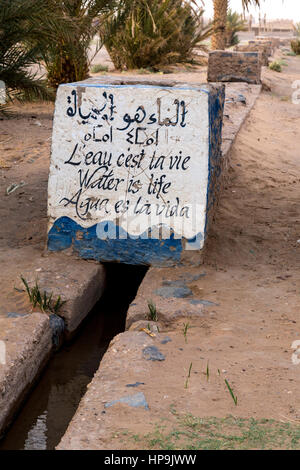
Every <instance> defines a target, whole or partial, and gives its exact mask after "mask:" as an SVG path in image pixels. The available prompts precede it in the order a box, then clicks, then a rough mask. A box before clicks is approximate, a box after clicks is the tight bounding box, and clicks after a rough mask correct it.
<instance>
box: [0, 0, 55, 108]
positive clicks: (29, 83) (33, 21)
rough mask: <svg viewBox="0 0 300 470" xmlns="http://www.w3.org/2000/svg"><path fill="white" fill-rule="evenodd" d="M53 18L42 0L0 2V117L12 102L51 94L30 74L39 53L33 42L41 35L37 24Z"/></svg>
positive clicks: (33, 73) (42, 97)
mask: <svg viewBox="0 0 300 470" xmlns="http://www.w3.org/2000/svg"><path fill="white" fill-rule="evenodd" d="M46 18H47V19H48V21H49V22H50V21H54V20H55V17H54V15H52V14H51V13H50V12H49V10H48V4H47V1H46V0H0V80H1V81H2V82H4V83H5V88H6V101H7V103H5V104H3V103H2V104H0V114H1V113H4V112H5V111H6V112H8V109H7V106H8V104H9V103H10V102H11V101H12V100H13V99H20V100H23V99H24V100H32V99H50V98H51V97H52V94H51V91H50V90H49V89H48V88H47V87H46V84H45V82H44V81H43V80H42V79H41V78H40V77H39V76H38V75H37V73H36V72H35V71H34V67H36V66H37V65H38V64H39V61H40V51H39V48H38V47H37V46H36V44H33V42H35V41H36V39H37V38H38V37H39V38H41V36H42V27H41V23H42V22H43V21H44V20H45V19H46Z"/></svg>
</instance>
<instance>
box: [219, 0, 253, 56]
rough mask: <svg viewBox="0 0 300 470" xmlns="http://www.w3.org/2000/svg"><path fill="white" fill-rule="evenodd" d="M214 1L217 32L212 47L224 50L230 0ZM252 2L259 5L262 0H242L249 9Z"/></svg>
mask: <svg viewBox="0 0 300 470" xmlns="http://www.w3.org/2000/svg"><path fill="white" fill-rule="evenodd" d="M213 2H214V24H215V33H214V35H213V37H212V41H211V47H212V49H221V50H224V49H225V46H226V22H227V12H228V6H229V1H228V0H213ZM251 3H254V4H255V5H258V6H259V5H260V0H242V5H243V6H244V7H245V8H247V9H248V7H249V5H250V4H251Z"/></svg>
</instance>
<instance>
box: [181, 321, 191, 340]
mask: <svg viewBox="0 0 300 470" xmlns="http://www.w3.org/2000/svg"><path fill="white" fill-rule="evenodd" d="M189 328H190V324H189V323H184V324H183V330H182V331H183V336H184V340H185V342H186V343H187V332H188V329H189Z"/></svg>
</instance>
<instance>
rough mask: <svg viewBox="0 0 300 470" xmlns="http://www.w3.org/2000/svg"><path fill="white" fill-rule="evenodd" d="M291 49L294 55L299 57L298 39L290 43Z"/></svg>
mask: <svg viewBox="0 0 300 470" xmlns="http://www.w3.org/2000/svg"><path fill="white" fill-rule="evenodd" d="M291 48H292V51H293V52H295V54H297V55H300V39H294V40H293V41H291Z"/></svg>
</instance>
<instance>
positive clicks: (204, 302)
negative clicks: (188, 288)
mask: <svg viewBox="0 0 300 470" xmlns="http://www.w3.org/2000/svg"><path fill="white" fill-rule="evenodd" d="M190 303H191V304H192V305H206V306H207V307H209V306H213V305H215V306H218V305H219V304H216V303H215V302H211V301H210V300H204V299H201V300H200V299H191V300H190Z"/></svg>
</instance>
